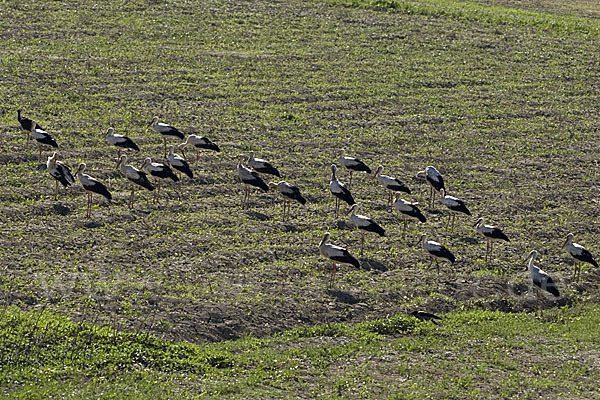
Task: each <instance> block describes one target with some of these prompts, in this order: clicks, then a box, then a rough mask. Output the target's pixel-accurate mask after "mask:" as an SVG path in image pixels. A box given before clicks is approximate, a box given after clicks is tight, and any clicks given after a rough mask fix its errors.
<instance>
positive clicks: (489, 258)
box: [488, 239, 494, 262]
mask: <svg viewBox="0 0 600 400" xmlns="http://www.w3.org/2000/svg"><path fill="white" fill-rule="evenodd" d="M493 250H494V242H493V241H492V239H490V255H489V257H488V260H489V261H490V262H491V261H492V251H493Z"/></svg>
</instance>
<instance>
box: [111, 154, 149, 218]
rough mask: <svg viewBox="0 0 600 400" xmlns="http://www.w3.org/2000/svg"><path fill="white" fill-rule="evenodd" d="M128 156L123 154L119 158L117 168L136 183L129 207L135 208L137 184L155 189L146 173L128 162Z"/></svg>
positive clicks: (132, 190) (132, 187)
mask: <svg viewBox="0 0 600 400" xmlns="http://www.w3.org/2000/svg"><path fill="white" fill-rule="evenodd" d="M126 163H127V156H126V155H125V154H123V155H122V156H121V157H120V158H119V162H118V163H117V169H119V170H120V171H121V173H122V174H123V176H124V177H125V178H127V180H129V181H130V182H133V183H134V185H132V186H131V196H130V197H129V208H133V199H134V196H135V185H138V186H141V187H143V188H144V189H148V190H149V191H153V190H154V186H152V183H150V181H149V180H148V177H147V176H146V173H145V172H144V171H141V170H139V169H137V168H135V167H134V166H133V165H130V164H126Z"/></svg>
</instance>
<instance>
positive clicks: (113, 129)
mask: <svg viewBox="0 0 600 400" xmlns="http://www.w3.org/2000/svg"><path fill="white" fill-rule="evenodd" d="M114 133H115V128H113V127H110V128H108V129H107V130H106V136H112V135H113V134H114Z"/></svg>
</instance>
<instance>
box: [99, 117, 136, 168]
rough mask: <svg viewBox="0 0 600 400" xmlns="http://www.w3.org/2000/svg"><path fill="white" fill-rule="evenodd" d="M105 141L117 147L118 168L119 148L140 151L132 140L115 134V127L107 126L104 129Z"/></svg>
mask: <svg viewBox="0 0 600 400" xmlns="http://www.w3.org/2000/svg"><path fill="white" fill-rule="evenodd" d="M106 141H107V142H108V144H112V145H113V146H116V147H117V149H118V153H117V169H118V168H119V162H120V161H119V160H120V159H121V150H122V149H131V150H135V151H140V148H139V147H138V145H137V144H135V142H134V141H133V140H131V139H130V138H129V137H127V136H125V135H116V134H115V128H112V127H111V128H108V130H107V131H106Z"/></svg>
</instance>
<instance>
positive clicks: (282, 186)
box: [269, 181, 306, 221]
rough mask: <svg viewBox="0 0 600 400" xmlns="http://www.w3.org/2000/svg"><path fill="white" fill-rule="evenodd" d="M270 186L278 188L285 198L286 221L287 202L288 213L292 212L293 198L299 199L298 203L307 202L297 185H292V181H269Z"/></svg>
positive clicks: (284, 215) (284, 214)
mask: <svg viewBox="0 0 600 400" xmlns="http://www.w3.org/2000/svg"><path fill="white" fill-rule="evenodd" d="M269 187H270V188H272V189H276V190H277V191H278V192H279V193H280V194H281V197H282V198H283V219H284V221H285V217H286V213H285V208H286V203H287V204H288V207H287V209H288V214H289V212H290V206H291V202H292V200H295V201H297V202H298V203H300V204H302V205H304V204H306V199H305V198H304V197H302V193H300V189H298V187H297V186H295V185H292V184H291V183H287V182H286V181H281V182H279V183H275V182H269Z"/></svg>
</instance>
